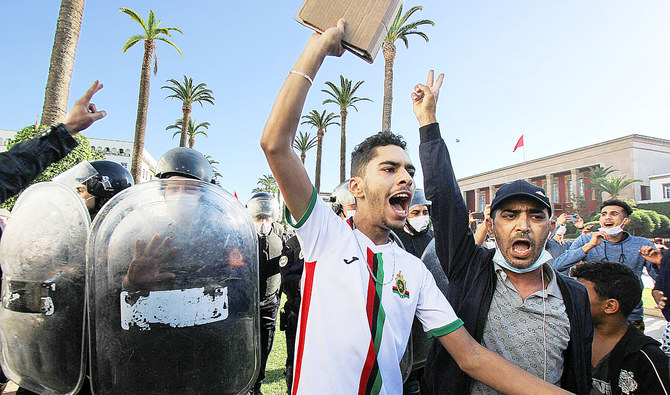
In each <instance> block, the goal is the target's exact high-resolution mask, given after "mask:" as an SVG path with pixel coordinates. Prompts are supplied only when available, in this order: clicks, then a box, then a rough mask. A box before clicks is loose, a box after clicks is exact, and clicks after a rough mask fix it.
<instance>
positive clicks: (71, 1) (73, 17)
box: [41, 0, 84, 126]
mask: <svg viewBox="0 0 670 395" xmlns="http://www.w3.org/2000/svg"><path fill="white" fill-rule="evenodd" d="M83 12H84V0H62V1H61V3H60V11H59V12H58V23H57V24H56V36H55V37H54V45H53V48H52V49H51V61H50V63H49V76H48V78H47V86H46V89H45V92H44V105H43V107H42V121H41V125H45V126H50V125H53V124H56V123H58V122H61V121H63V120H64V119H65V116H66V115H67V99H68V96H69V93H70V80H71V79H72V69H73V68H74V59H75V55H76V53H77V42H78V40H79V29H80V27H81V17H82V14H83Z"/></svg>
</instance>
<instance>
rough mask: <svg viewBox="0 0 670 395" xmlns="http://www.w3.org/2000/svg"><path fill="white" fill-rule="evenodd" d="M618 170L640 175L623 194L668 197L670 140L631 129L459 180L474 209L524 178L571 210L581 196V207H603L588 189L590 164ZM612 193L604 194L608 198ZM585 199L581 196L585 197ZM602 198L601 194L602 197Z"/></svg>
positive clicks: (558, 208) (638, 197) (642, 199)
mask: <svg viewBox="0 0 670 395" xmlns="http://www.w3.org/2000/svg"><path fill="white" fill-rule="evenodd" d="M593 166H601V167H603V168H607V167H610V166H612V169H617V170H619V171H618V172H615V173H613V174H612V175H613V176H614V177H619V176H622V175H625V176H626V178H633V179H635V178H637V179H641V180H643V182H641V183H640V182H635V183H633V184H631V185H629V186H627V187H626V188H624V189H623V190H622V191H621V193H620V196H622V197H624V198H626V199H633V200H635V201H636V202H638V203H642V202H663V201H668V202H670V140H665V139H660V138H656V137H649V136H642V135H639V134H632V135H629V136H625V137H620V138H617V139H614V140H609V141H605V142H602V143H598V144H593V145H589V146H586V147H582V148H578V149H574V150H571V151H567V152H562V153H558V154H555V155H550V156H546V157H543V158H539V159H534V160H530V161H527V162H523V163H520V164H516V165H513V166H507V167H503V168H500V169H495V170H491V171H487V172H484V173H480V174H475V175H473V176H469V177H464V178H461V179H459V180H458V184H459V185H460V187H461V192H462V193H463V198H464V199H465V202H466V204H467V207H468V210H470V211H483V210H484V206H485V205H486V204H489V203H491V200H492V199H493V196H495V192H496V190H497V189H498V188H500V186H501V185H503V184H505V183H507V182H510V181H514V180H518V179H525V180H527V181H529V182H531V183H533V184H535V185H537V186H540V187H542V188H544V189H545V191H546V192H547V196H549V197H550V199H551V201H552V204H553V206H554V211H555V215H560V214H561V213H563V212H568V213H572V212H573V211H575V210H576V207H575V204H576V202H578V201H581V202H582V203H581V206H582V212H585V211H588V212H592V211H596V210H598V209H599V207H598V200H599V199H597V196H596V191H595V190H593V189H588V188H587V186H588V184H589V179H588V178H586V177H585V176H586V174H587V172H588V171H589V168H590V167H593ZM608 197H609V195H607V194H606V193H605V194H603V196H602V198H604V199H607V198H608ZM582 199H583V200H582ZM600 201H602V200H600Z"/></svg>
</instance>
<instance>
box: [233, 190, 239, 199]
mask: <svg viewBox="0 0 670 395" xmlns="http://www.w3.org/2000/svg"><path fill="white" fill-rule="evenodd" d="M233 196H235V199H237V200H240V198H238V197H237V191H233Z"/></svg>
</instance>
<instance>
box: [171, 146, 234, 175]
mask: <svg viewBox="0 0 670 395" xmlns="http://www.w3.org/2000/svg"><path fill="white" fill-rule="evenodd" d="M172 137H174V136H172ZM205 159H207V160H208V161H209V164H210V165H212V170H214V179H215V180H217V184H218V179H219V178H223V174H221V173H219V169H217V168H216V166H214V165H218V164H219V161H217V160H215V159H214V158H212V155H205Z"/></svg>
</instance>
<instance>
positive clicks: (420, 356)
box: [412, 239, 449, 369]
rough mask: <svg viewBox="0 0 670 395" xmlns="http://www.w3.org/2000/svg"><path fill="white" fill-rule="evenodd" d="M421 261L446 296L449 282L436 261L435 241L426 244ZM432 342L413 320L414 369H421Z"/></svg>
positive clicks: (419, 324)
mask: <svg viewBox="0 0 670 395" xmlns="http://www.w3.org/2000/svg"><path fill="white" fill-rule="evenodd" d="M421 260H422V261H423V263H424V264H425V265H426V268H427V269H428V270H429V271H430V272H431V273H432V274H433V278H435V283H436V284H437V287H438V288H439V289H440V291H442V293H443V294H444V295H445V296H446V295H447V286H448V285H449V280H447V275H446V274H445V273H444V270H442V266H441V265H440V261H439V260H438V259H437V254H436V253H435V239H433V240H431V241H430V243H428V246H427V247H426V249H425V251H424V252H423V255H422V256H421ZM431 342H432V340H430V339H429V338H428V336H427V335H426V333H425V332H424V331H423V326H422V325H421V323H420V322H419V321H418V320H417V319H416V318H415V319H414V323H413V324H412V348H413V354H414V355H413V356H414V360H413V363H414V365H413V366H414V369H417V368H420V367H422V366H423V365H424V364H425V363H426V358H427V357H428V349H429V348H430V344H431Z"/></svg>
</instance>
